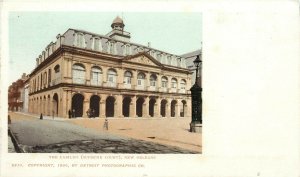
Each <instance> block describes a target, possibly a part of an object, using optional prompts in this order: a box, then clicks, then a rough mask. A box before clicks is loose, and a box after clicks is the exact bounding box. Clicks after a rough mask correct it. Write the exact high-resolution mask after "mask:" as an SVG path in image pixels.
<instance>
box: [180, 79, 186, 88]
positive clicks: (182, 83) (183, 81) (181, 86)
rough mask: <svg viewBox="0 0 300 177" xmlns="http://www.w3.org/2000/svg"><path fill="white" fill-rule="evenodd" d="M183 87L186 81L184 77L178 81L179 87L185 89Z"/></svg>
mask: <svg viewBox="0 0 300 177" xmlns="http://www.w3.org/2000/svg"><path fill="white" fill-rule="evenodd" d="M185 87H186V81H185V80H184V79H182V80H181V81H180V89H183V90H185Z"/></svg>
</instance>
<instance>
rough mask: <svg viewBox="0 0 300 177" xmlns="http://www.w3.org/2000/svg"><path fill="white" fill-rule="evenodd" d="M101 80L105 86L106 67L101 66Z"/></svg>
mask: <svg viewBox="0 0 300 177" xmlns="http://www.w3.org/2000/svg"><path fill="white" fill-rule="evenodd" d="M102 72H103V73H102V82H103V85H104V86H106V83H107V67H104V66H103V67H102Z"/></svg>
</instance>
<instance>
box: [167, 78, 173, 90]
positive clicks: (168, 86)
mask: <svg viewBox="0 0 300 177" xmlns="http://www.w3.org/2000/svg"><path fill="white" fill-rule="evenodd" d="M167 78H168V84H167V92H168V93H170V91H171V80H172V76H167Z"/></svg>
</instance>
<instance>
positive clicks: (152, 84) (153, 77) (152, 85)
mask: <svg viewBox="0 0 300 177" xmlns="http://www.w3.org/2000/svg"><path fill="white" fill-rule="evenodd" d="M150 86H151V87H155V86H156V75H155V74H152V75H151V76H150Z"/></svg>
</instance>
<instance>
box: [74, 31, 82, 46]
mask: <svg viewBox="0 0 300 177" xmlns="http://www.w3.org/2000/svg"><path fill="white" fill-rule="evenodd" d="M74 45H75V46H77V47H83V48H84V47H85V39H84V34H83V33H76V34H75V41H74Z"/></svg>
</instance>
